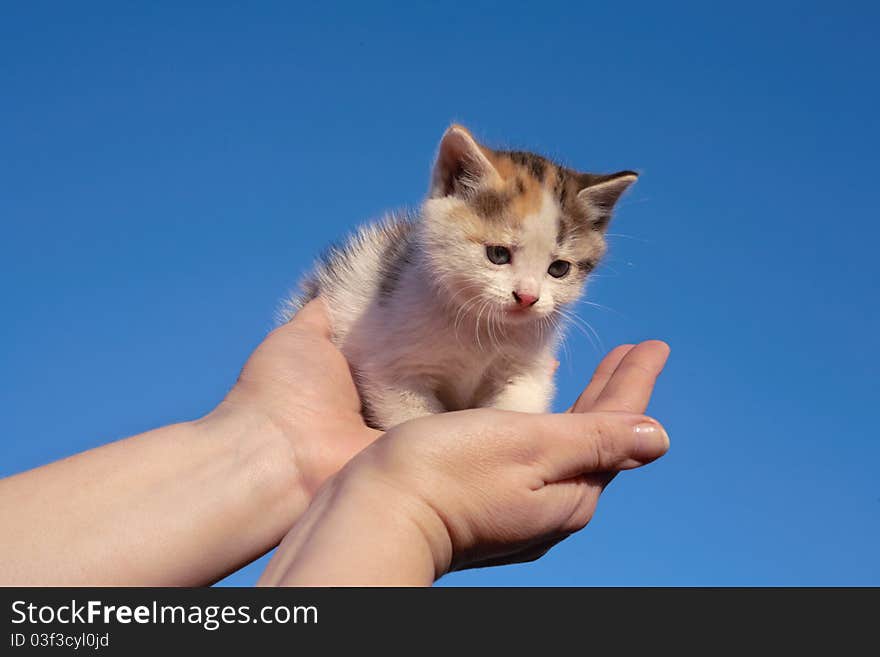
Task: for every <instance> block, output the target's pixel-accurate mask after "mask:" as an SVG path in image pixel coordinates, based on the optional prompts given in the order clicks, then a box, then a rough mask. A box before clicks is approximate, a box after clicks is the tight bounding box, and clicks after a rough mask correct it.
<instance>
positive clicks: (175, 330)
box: [0, 2, 880, 585]
mask: <svg viewBox="0 0 880 657" xmlns="http://www.w3.org/2000/svg"><path fill="white" fill-rule="evenodd" d="M210 4H216V3H204V4H199V5H195V4H191V3H188V2H173V3H171V2H151V3H146V2H144V3H115V2H114V3H106V4H104V3H43V2H31V3H18V4H17V5H16V6H12V5H7V6H5V7H4V10H3V18H2V20H0V220H2V238H0V263H2V273H3V275H2V277H0V304H2V308H3V321H2V322H0V371H2V375H3V376H2V378H3V382H2V383H0V417H2V420H3V425H4V428H3V431H2V433H3V437H2V442H0V445H2V447H0V453H2V456H0V474H2V475H5V474H11V473H13V472H17V471H20V470H23V469H25V468H30V467H33V466H37V465H40V464H42V463H46V462H48V461H50V460H53V459H56V458H59V457H62V456H65V455H68V454H71V453H74V452H77V451H80V450H84V449H86V448H89V447H93V446H96V445H99V444H102V443H104V442H106V441H110V440H113V439H115V438H119V437H123V436H125V435H129V434H132V433H137V432H140V431H143V430H146V429H149V428H152V427H156V426H158V425H161V424H164V423H169V422H174V421H178V420H185V419H189V418H194V417H197V416H199V415H200V414H203V413H204V412H206V411H208V410H209V409H210V408H211V407H212V405H213V404H215V403H216V402H217V401H218V400H219V399H220V398H221V396H222V395H223V394H224V392H225V391H226V390H227V389H228V387H229V386H230V384H231V383H232V382H233V381H234V379H235V376H236V375H237V373H238V371H239V368H240V367H241V365H242V363H243V362H244V360H245V358H246V357H247V355H248V354H249V353H250V351H251V349H252V348H253V347H254V346H255V345H256V344H257V343H258V342H259V341H260V339H261V338H262V337H263V335H264V334H265V333H266V331H267V330H268V329H269V328H270V327H271V325H272V317H273V312H274V310H275V308H276V304H277V303H278V301H279V299H280V298H281V297H282V296H283V295H284V294H285V291H286V290H287V289H289V288H290V287H291V286H292V285H293V283H294V282H295V280H296V279H297V277H298V276H299V274H301V273H302V272H303V271H304V269H305V268H307V267H308V265H309V262H310V260H311V259H312V257H313V256H314V255H315V254H316V253H318V251H319V250H320V249H321V248H322V247H323V246H324V245H326V244H327V243H328V242H329V241H331V240H333V239H335V238H337V237H338V236H340V235H341V234H343V233H344V232H345V231H347V230H348V229H349V228H351V227H352V226H353V225H355V224H357V223H359V222H362V221H364V220H368V219H370V218H375V217H377V216H378V215H379V214H381V213H382V211H383V210H386V209H391V208H395V207H401V206H412V205H415V204H417V203H418V201H419V199H420V198H421V196H422V194H423V193H424V191H425V188H426V184H427V180H428V171H429V167H430V161H431V157H432V154H433V152H434V148H435V146H436V143H437V141H438V139H439V137H440V135H441V133H442V131H443V129H444V128H445V127H446V126H447V124H449V123H450V122H452V121H459V122H463V123H464V124H465V125H467V126H469V127H470V128H471V129H472V130H473V131H474V132H475V133H476V134H477V135H478V136H479V137H482V138H483V139H485V140H486V141H487V142H488V143H490V144H494V145H504V146H516V147H524V148H530V149H534V150H537V151H539V152H543V153H547V154H550V155H553V156H556V157H558V158H560V159H562V160H563V161H565V162H566V163H568V164H570V165H572V166H575V167H579V168H583V169H589V170H599V171H603V170H617V169H624V168H634V169H638V170H640V171H641V172H642V177H641V179H640V181H639V183H638V184H637V186H636V187H635V188H634V189H633V190H632V192H631V193H630V194H629V195H628V196H627V198H626V200H625V202H624V203H623V205H622V207H621V210H620V212H619V214H618V216H617V218H616V221H615V223H614V224H613V226H612V229H611V232H612V233H613V234H614V237H613V238H612V240H611V241H612V249H611V254H610V258H609V259H608V261H607V263H606V265H605V266H603V267H602V268H601V270H600V271H599V272H598V274H597V277H596V280H595V281H594V283H593V285H592V288H591V290H590V297H589V298H590V300H591V301H593V302H596V303H600V304H602V305H605V306H608V307H610V308H612V309H613V310H610V311H605V310H598V309H595V308H591V307H589V306H584V307H582V308H581V310H580V312H581V315H582V317H584V318H585V319H586V320H588V321H589V322H590V323H591V324H592V325H593V326H594V327H595V329H596V331H597V332H598V333H599V335H600V336H601V338H602V342H603V345H604V347H605V348H606V349H607V348H610V347H611V346H613V345H615V344H618V343H621V342H625V341H634V340H641V339H645V338H662V339H664V340H667V341H668V342H669V343H670V344H671V346H672V358H671V361H670V364H669V367H668V370H667V371H666V373H665V374H664V376H663V378H662V380H661V382H660V384H659V388H658V390H657V393H656V396H655V398H654V401H653V403H652V407H651V412H652V413H653V414H655V415H656V416H657V417H659V418H660V419H662V420H663V421H664V422H665V423H666V425H667V426H668V428H669V431H670V434H671V436H672V450H671V451H670V453H669V454H668V456H667V457H666V458H664V459H662V461H660V462H658V463H656V464H653V465H652V466H649V467H647V468H645V469H644V470H641V471H637V472H629V473H624V474H623V475H621V476H620V477H618V479H617V481H615V483H614V484H613V486H612V488H610V489H609V490H608V492H607V494H606V495H605V496H604V498H603V501H602V503H601V504H600V508H599V512H598V515H597V516H596V518H595V520H594V521H593V523H592V524H591V525H590V526H589V527H588V528H587V530H586V531H584V532H583V533H581V534H580V535H578V536H576V537H574V538H572V539H570V540H568V541H567V542H565V543H564V544H563V545H561V546H559V547H557V548H555V549H554V550H553V551H552V552H551V553H550V554H549V555H548V556H547V557H546V558H544V559H543V560H541V561H540V562H539V563H535V564H529V565H525V566H515V567H506V568H501V569H496V570H491V571H489V570H479V571H471V572H467V573H462V574H456V575H453V576H450V577H448V578H447V579H445V580H444V583H445V584H468V585H476V584H480V585H482V584H492V585H512V584H522V585H532V584H553V585H567V584H579V585H593V584H598V585H636V584H645V585H676V584H684V585H695V584H718V585H752V584H787V585H800V584H815V585H826V584H853V585H858V584H874V585H878V584H880V556H878V555H880V477H878V474H877V472H878V467H880V466H878V460H880V433H878V427H880V417H878V391H880V385H878V370H880V357H878V335H880V316H878V310H877V305H878V283H880V268H878V264H877V260H878V259H877V255H876V254H877V249H878V246H877V244H878V242H880V196H878V193H877V165H878V159H880V158H878V155H877V153H878V149H880V139H878V137H880V128H878V124H880V121H878V116H880V91H878V89H880V80H878V70H880V49H878V45H877V41H876V32H877V27H878V24H880V10H878V9H877V6H876V4H874V3H849V2H842V3H830V4H829V3H806V2H790V3H788V2H778V3H777V2H773V3H768V2H763V3H759V4H758V3H756V4H754V5H752V6H748V5H747V4H743V3H734V4H733V6H721V5H720V4H718V3H692V4H687V5H682V4H677V3H666V2H664V3H641V2H625V3H620V2H603V3H591V2H577V3H575V2H570V3H553V2H541V3H513V2H504V3H492V4H489V3H480V2H477V3H468V4H467V6H466V8H465V5H464V4H462V5H461V6H460V8H459V7H458V6H453V5H452V4H451V3H446V4H444V3H434V4H433V5H432V6H429V5H427V4H424V3H399V2H396V3H377V2H374V3H352V4H351V5H338V4H336V3H332V2H324V3H281V2H279V3H249V4H245V3H223V5H224V6H222V7H219V8H218V7H211V6H209V5H210ZM297 4H298V5H302V6H303V7H295V6H294V5H297ZM306 5H308V7H307V8H304V7H305V6H306ZM569 352H570V353H569V354H568V356H567V357H566V358H565V359H564V361H563V365H562V367H561V370H560V398H559V405H560V406H562V405H564V404H565V403H567V402H570V401H571V400H572V399H573V398H574V396H575V395H576V393H577V391H578V390H579V389H580V387H581V385H582V384H583V383H584V382H585V381H586V380H587V378H588V376H589V374H590V372H591V371H592V368H593V366H594V365H595V364H596V362H597V359H598V357H599V353H598V351H597V350H596V349H594V348H593V347H592V346H591V345H590V343H589V341H588V340H587V339H586V338H585V337H584V336H583V335H580V334H578V333H574V334H572V335H571V338H570V340H569ZM242 531H247V528H246V527H242ZM259 569H260V564H258V565H256V566H251V567H250V568H247V569H245V570H243V571H241V572H239V573H237V574H235V575H233V576H232V577H230V578H229V579H228V580H226V583H229V584H250V583H252V582H254V581H255V579H256V577H257V574H258V572H259Z"/></svg>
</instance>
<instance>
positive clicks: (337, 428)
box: [208, 299, 381, 498]
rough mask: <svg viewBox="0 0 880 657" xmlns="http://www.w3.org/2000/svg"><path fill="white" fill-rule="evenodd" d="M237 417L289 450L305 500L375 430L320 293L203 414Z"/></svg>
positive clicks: (373, 436)
mask: <svg viewBox="0 0 880 657" xmlns="http://www.w3.org/2000/svg"><path fill="white" fill-rule="evenodd" d="M242 416H245V417H247V418H248V420H245V421H250V422H257V423H258V424H260V426H262V427H265V428H266V430H268V431H271V432H273V433H275V434H277V436H278V438H279V439H280V440H281V441H282V442H283V443H284V444H285V445H286V446H287V447H289V448H290V450H291V451H290V455H291V459H292V462H293V465H294V468H295V470H296V479H297V484H298V485H299V487H300V488H301V489H302V491H303V492H304V494H305V495H306V496H307V497H309V498H310V497H311V495H313V494H314V493H315V491H316V490H317V489H318V487H319V486H320V485H321V484H322V483H323V482H324V481H325V480H326V479H327V478H328V477H330V476H331V475H333V474H335V473H336V472H337V471H338V470H339V469H340V468H341V467H342V466H343V465H344V464H345V463H346V462H347V461H348V460H349V459H350V458H351V457H352V456H353V455H355V454H356V453H358V452H359V451H361V450H362V449H363V448H364V447H366V446H367V445H369V444H370V443H371V442H373V441H374V440H375V439H376V438H377V437H378V436H379V435H380V434H381V432H380V431H377V430H375V429H372V428H370V427H368V426H367V425H366V424H365V423H364V420H363V417H362V416H361V402H360V398H359V397H358V393H357V389H356V388H355V384H354V381H353V379H352V375H351V370H350V369H349V366H348V363H347V362H346V360H345V357H344V356H343V355H342V352H341V351H340V350H339V349H338V348H337V347H336V346H335V345H334V344H333V342H332V341H331V339H330V322H329V319H328V317H327V312H326V309H325V307H324V302H323V301H322V300H321V299H316V300H314V301H311V302H309V303H308V304H306V306H305V307H303V308H302V309H301V310H300V311H299V312H297V314H296V315H295V316H294V317H293V319H292V320H291V321H290V322H288V323H287V324H285V325H283V326H280V327H278V328H277V329H275V330H274V331H272V333H270V334H269V336H268V337H267V338H266V339H265V340H264V341H263V342H262V344H260V346H259V347H257V349H256V350H255V351H254V352H253V354H251V357H250V358H249V359H248V361H247V363H246V364H245V366H244V368H243V369H242V371H241V375H240V376H239V378H238V381H237V382H236V384H235V386H234V387H233V389H232V390H231V391H230V392H229V394H228V395H227V396H226V399H225V400H224V401H223V402H222V403H221V404H220V406H219V407H218V408H217V410H216V411H215V412H214V413H212V414H211V415H210V416H208V417H209V419H214V418H220V419H221V421H222V422H228V421H229V419H230V418H234V419H236V420H239V419H241V417H242Z"/></svg>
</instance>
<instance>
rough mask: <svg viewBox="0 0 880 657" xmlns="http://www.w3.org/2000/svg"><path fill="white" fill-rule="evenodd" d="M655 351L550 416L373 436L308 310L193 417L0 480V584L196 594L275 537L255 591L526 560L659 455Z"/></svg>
mask: <svg viewBox="0 0 880 657" xmlns="http://www.w3.org/2000/svg"><path fill="white" fill-rule="evenodd" d="M667 354H668V348H667V347H666V346H665V345H664V344H663V343H660V342H656V341H650V342H645V343H642V344H640V345H637V346H633V345H624V346H621V347H618V348H616V349H615V350H614V351H612V352H611V353H610V354H608V356H606V358H605V359H604V360H603V361H602V363H600V365H599V367H598V368H597V370H596V373H595V375H594V377H593V380H592V381H591V383H590V385H589V386H588V387H587V389H586V390H585V391H584V392H583V393H582V395H581V397H580V398H579V399H578V401H577V402H576V404H575V405H574V407H573V408H572V409H570V413H569V414H557V415H553V414H546V415H532V414H518V413H511V412H507V411H496V410H491V409H480V410H475V411H464V412H461V413H449V414H444V415H441V416H433V417H429V418H422V419H417V420H413V421H410V422H407V423H405V424H403V425H401V426H399V427H395V428H394V429H392V430H391V431H389V432H388V433H387V434H385V435H384V436H383V437H382V439H381V440H378V441H377V438H379V437H380V435H381V434H380V432H378V431H376V430H374V429H371V428H369V427H367V426H366V425H365V424H364V422H363V419H362V418H361V416H360V412H359V411H360V401H359V399H358V396H357V391H356V389H355V386H354V383H353V381H352V379H351V374H350V371H349V368H348V364H347V363H346V361H345V359H344V357H343V356H342V354H341V353H340V352H339V350H338V349H336V348H335V347H334V346H333V344H332V342H331V341H330V339H329V326H328V323H327V317H326V313H325V310H324V308H323V305H322V302H321V301H315V302H312V303H310V304H309V305H308V306H307V307H306V308H304V309H303V310H302V311H300V313H298V314H297V316H296V317H295V318H294V319H293V320H292V321H291V322H290V323H289V324H287V325H285V326H283V327H280V328H278V329H276V330H275V331H273V332H272V333H271V334H270V335H269V336H268V337H267V338H266V339H265V340H264V341H263V343H262V344H261V345H260V346H259V347H258V348H257V349H256V351H255V352H254V353H253V354H252V355H251V357H250V359H249V360H248V362H247V363H246V365H245V367H244V369H243V370H242V373H241V376H240V377H239V380H238V382H237V383H236V384H235V386H234V387H233V389H232V390H231V391H230V393H229V394H228V395H227V397H226V399H225V400H224V401H223V402H222V403H221V404H220V405H219V406H218V407H217V408H216V409H214V410H213V411H212V412H211V413H209V414H208V415H206V416H205V417H203V418H201V419H199V420H195V421H192V422H185V423H181V424H176V425H171V426H167V427H162V428H159V429H156V430H154V431H149V432H146V433H144V434H140V435H137V436H133V437H131V438H126V439H124V440H120V441H118V442H114V443H111V444H108V445H105V446H103V447H99V448H97V449H93V450H89V451H87V452H84V453H82V454H77V455H75V456H72V457H70V458H67V459H63V460H61V461H57V462H55V463H51V464H49V465H46V466H43V467H40V468H36V469H34V470H30V471H27V472H23V473H21V474H17V475H14V476H11V477H8V478H6V479H3V480H0V527H3V540H2V541H0V583H2V584H4V585H147V586H199V585H206V584H210V583H212V582H214V581H217V580H218V579H221V578H222V577H223V576H225V575H226V574H228V573H230V572H232V571H234V570H236V569H237V568H239V567H240V566H242V565H244V564H246V563H248V562H250V561H252V560H253V559H255V558H257V557H258V556H260V555H262V554H264V553H265V552H267V551H268V550H270V549H271V548H273V547H275V546H276V545H278V543H279V542H280V541H282V539H284V540H283V543H282V545H281V547H280V549H279V550H278V552H277V553H276V556H275V557H274V558H273V560H272V562H271V563H270V565H269V567H268V568H267V571H266V573H265V574H264V576H263V578H262V580H261V583H263V584H319V585H322V584H323V585H326V584H338V583H351V584H357V583H362V584H385V583H400V584H412V585H418V584H430V583H431V582H432V581H433V580H434V579H435V578H436V577H439V576H440V575H442V574H443V573H444V572H447V571H448V570H450V569H452V568H462V567H467V566H470V565H475V564H480V563H495V562H508V561H511V560H522V559H524V558H530V557H534V556H537V555H539V554H540V553H541V552H542V551H544V550H546V549H548V548H549V546H550V545H552V544H553V543H554V542H556V541H558V540H560V539H561V538H563V537H564V536H565V535H567V534H568V533H570V532H571V531H574V530H576V529H578V528H579V526H582V524H585V522H586V521H587V520H588V519H589V516H591V515H592V510H593V508H594V507H595V503H596V501H597V499H598V495H599V493H600V492H601V490H602V488H603V487H604V486H605V485H606V484H607V482H608V481H610V478H611V477H612V476H613V473H614V472H616V471H618V470H621V469H626V468H630V467H637V466H638V465H641V464H643V463H645V462H648V461H650V460H653V459H654V458H657V457H659V456H660V455H662V453H663V452H665V450H666V445H667V441H666V438H665V432H663V431H662V429H661V428H659V425H658V424H657V423H656V421H654V420H651V419H649V418H645V417H644V416H641V415H640V414H641V413H642V412H644V410H645V408H646V406H647V402H648V399H649V397H650V394H651V390H652V388H653V385H654V381H655V379H656V377H657V375H658V374H659V373H660V371H661V370H662V368H663V364H664V363H665V360H666V357H667ZM572 412H573V413H574V414H571V413H572ZM644 423H647V424H648V425H651V426H653V427H655V431H653V432H652V431H647V432H643V433H641V434H638V433H635V432H633V431H632V427H633V426H635V425H637V424H644ZM651 441H655V442H653V443H652V442H651ZM373 443H375V445H374V446H373V447H372V448H370V449H368V450H365V448H366V447H367V446H369V445H371V444H373ZM650 444H653V445H654V446H653V447H650V446H649V447H647V448H646V445H650ZM645 450H647V451H645ZM359 453H360V455H359V456H358V457H357V458H355V459H352V457H354V456H355V455H357V454H359ZM349 461H351V463H350V464H349V466H348V467H345V468H343V466H344V465H345V464H346V463H349ZM464 466H469V467H464ZM340 470H341V471H340ZM337 473H338V474H337ZM481 473H482V474H481ZM484 474H488V475H490V476H483V475H484ZM334 475H336V476H334ZM563 475H564V476H563ZM573 478H574V479H573ZM539 480H540V481H542V482H544V485H543V486H537V484H536V482H538V481H539ZM426 481H433V482H434V483H435V484H436V485H435V486H430V487H428V489H426V488H425V487H424V484H425V482H426ZM554 482H556V483H554ZM475 486H478V488H475ZM536 486H537V487H536ZM476 490H479V491H480V494H479V495H475V491H476ZM542 490H543V492H541V491H542ZM307 509H308V511H307ZM566 509H568V512H569V517H566V518H563V517H562V516H563V515H565V513H563V511H564V510H566ZM438 518H440V519H441V520H439V521H438ZM450 518H452V519H453V520H452V521H450ZM291 527H293V529H291Z"/></svg>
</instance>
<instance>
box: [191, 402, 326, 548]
mask: <svg viewBox="0 0 880 657" xmlns="http://www.w3.org/2000/svg"><path fill="white" fill-rule="evenodd" d="M187 425H188V426H189V430H190V431H193V432H195V433H196V434H198V435H200V436H202V437H204V439H205V440H209V441H212V442H214V443H215V444H216V446H217V447H218V449H220V450H221V451H222V454H223V458H222V462H223V466H222V467H227V466H228V467H229V485H230V486H231V487H233V488H234V489H235V490H236V491H237V498H238V499H239V500H240V501H241V504H242V506H243V507H245V508H247V509H249V510H250V512H251V513H252V518H253V519H254V522H255V523H256V525H258V526H257V527H254V528H251V529H250V530H249V531H251V532H253V535H254V536H255V538H257V540H258V541H259V543H260V548H259V549H260V550H262V551H260V552H257V553H256V555H255V556H259V555H260V554H262V552H265V551H267V550H269V549H271V548H273V547H274V546H276V545H277V544H278V542H279V541H280V540H281V538H282V537H283V536H284V534H285V532H286V531H287V530H288V529H289V528H290V526H291V525H292V524H293V523H294V522H296V520H297V519H298V518H299V516H300V515H301V514H302V513H303V512H304V511H305V509H306V508H307V507H308V504H309V502H310V501H311V494H310V493H309V492H308V491H307V490H306V486H305V485H304V483H303V478H302V476H301V472H300V468H299V466H298V463H297V458H296V450H295V448H294V445H293V443H292V442H291V441H290V440H289V437H288V436H287V435H286V434H284V433H283V432H282V431H280V429H279V428H278V427H277V426H276V425H275V424H274V423H273V422H272V421H271V420H270V419H269V418H267V417H263V416H262V415H260V414H258V413H251V412H249V411H248V410H247V409H245V408H243V407H235V406H229V405H227V404H226V403H225V402H224V403H222V404H220V406H218V407H217V408H216V409H214V410H213V411H212V412H211V413H209V414H208V415H206V416H204V417H202V418H200V419H198V420H194V421H192V422H189V423H187ZM218 465H219V464H218Z"/></svg>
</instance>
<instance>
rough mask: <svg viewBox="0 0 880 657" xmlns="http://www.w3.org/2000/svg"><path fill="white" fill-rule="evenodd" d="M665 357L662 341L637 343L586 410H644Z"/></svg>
mask: <svg viewBox="0 0 880 657" xmlns="http://www.w3.org/2000/svg"><path fill="white" fill-rule="evenodd" d="M612 353H613V352H612ZM667 358H669V345H667V344H666V343H665V342H660V341H659V340H648V341H647V342H642V343H641V344H638V345H636V346H635V347H633V348H632V349H630V350H629V351H628V352H627V353H626V354H625V355H624V356H623V358H622V359H621V360H620V362H619V363H618V365H617V367H616V368H615V370H614V373H613V374H612V375H611V377H610V378H608V380H607V381H606V382H605V385H604V386H603V388H602V390H601V392H599V394H598V395H597V396H596V398H595V400H594V401H593V403H592V405H591V406H590V407H589V410H590V411H626V412H629V413H644V412H645V409H647V408H648V402H649V401H650V399H651V393H652V392H653V391H654V384H655V383H656V381H657V377H658V376H659V375H660V372H662V371H663V366H664V365H665V364H666V359H667Z"/></svg>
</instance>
